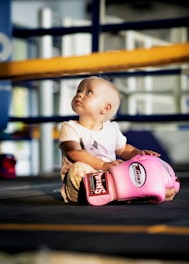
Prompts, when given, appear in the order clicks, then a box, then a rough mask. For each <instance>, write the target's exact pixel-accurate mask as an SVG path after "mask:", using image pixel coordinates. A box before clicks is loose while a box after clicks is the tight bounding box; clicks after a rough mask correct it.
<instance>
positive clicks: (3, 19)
mask: <svg viewBox="0 0 189 264" xmlns="http://www.w3.org/2000/svg"><path fill="white" fill-rule="evenodd" d="M11 38H12V23H11V0H6V1H5V0H0V63H1V62H4V61H8V60H10V59H11V55H12V41H11ZM10 101H11V81H0V131H2V130H4V129H5V128H6V127H7V124H8V121H9V107H10Z"/></svg>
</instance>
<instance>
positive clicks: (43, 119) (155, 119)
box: [9, 114, 189, 124]
mask: <svg viewBox="0 0 189 264" xmlns="http://www.w3.org/2000/svg"><path fill="white" fill-rule="evenodd" d="M70 119H73V120H77V119H78V117H77V116H76V115H66V116H52V117H51V116H37V117H10V119H9V121H10V122H23V123H26V124H40V123H51V122H53V123H60V122H63V121H68V120H70ZM114 120H115V121H123V122H125V121H126V122H136V123H143V122H150V123H168V122H169V123H171V122H189V114H161V115H160V114H158V115H142V114H138V115H134V116H132V115H125V114H124V115H123V114H118V115H117V117H116V118H115V119H114Z"/></svg>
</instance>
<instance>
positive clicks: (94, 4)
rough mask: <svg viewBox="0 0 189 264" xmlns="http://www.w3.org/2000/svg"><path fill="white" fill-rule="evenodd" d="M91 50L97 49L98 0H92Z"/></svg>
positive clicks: (99, 29)
mask: <svg viewBox="0 0 189 264" xmlns="http://www.w3.org/2000/svg"><path fill="white" fill-rule="evenodd" d="M91 12H92V32H91V33H92V52H98V51H99V36H100V31H101V25H100V0H93V1H92V11H91Z"/></svg>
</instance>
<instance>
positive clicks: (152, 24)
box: [13, 17, 189, 38]
mask: <svg viewBox="0 0 189 264" xmlns="http://www.w3.org/2000/svg"><path fill="white" fill-rule="evenodd" d="M171 27H177V28H178V27H189V17H181V18H172V19H170V18H169V19H159V20H149V21H137V22H124V23H119V24H115V23H114V24H111V23H109V24H103V25H100V30H101V32H102V33H103V32H114V33H116V32H118V31H120V30H145V29H153V30H155V29H169V28H171ZM91 32H92V26H75V27H74V26H72V27H71V28H70V27H53V28H32V29H31V28H23V27H18V26H15V27H14V28H13V36H14V37H17V38H27V37H39V36H43V35H50V36H64V35H67V34H74V33H91Z"/></svg>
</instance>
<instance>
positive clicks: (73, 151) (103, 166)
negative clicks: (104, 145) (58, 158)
mask: <svg viewBox="0 0 189 264" xmlns="http://www.w3.org/2000/svg"><path fill="white" fill-rule="evenodd" d="M61 149H62V150H63V151H64V152H65V153H66V155H67V157H68V158H69V160H70V161H72V162H77V161H80V162H84V163H87V164H88V165H90V166H91V167H93V168H94V169H96V170H103V171H106V170H109V169H110V168H111V167H112V166H115V165H117V164H119V163H120V162H122V161H121V160H115V161H112V162H104V161H103V160H101V159H99V158H96V157H95V156H93V155H92V154H90V153H89V152H87V151H86V150H84V149H82V148H81V145H80V144H79V142H76V141H65V142H62V143H61Z"/></svg>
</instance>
